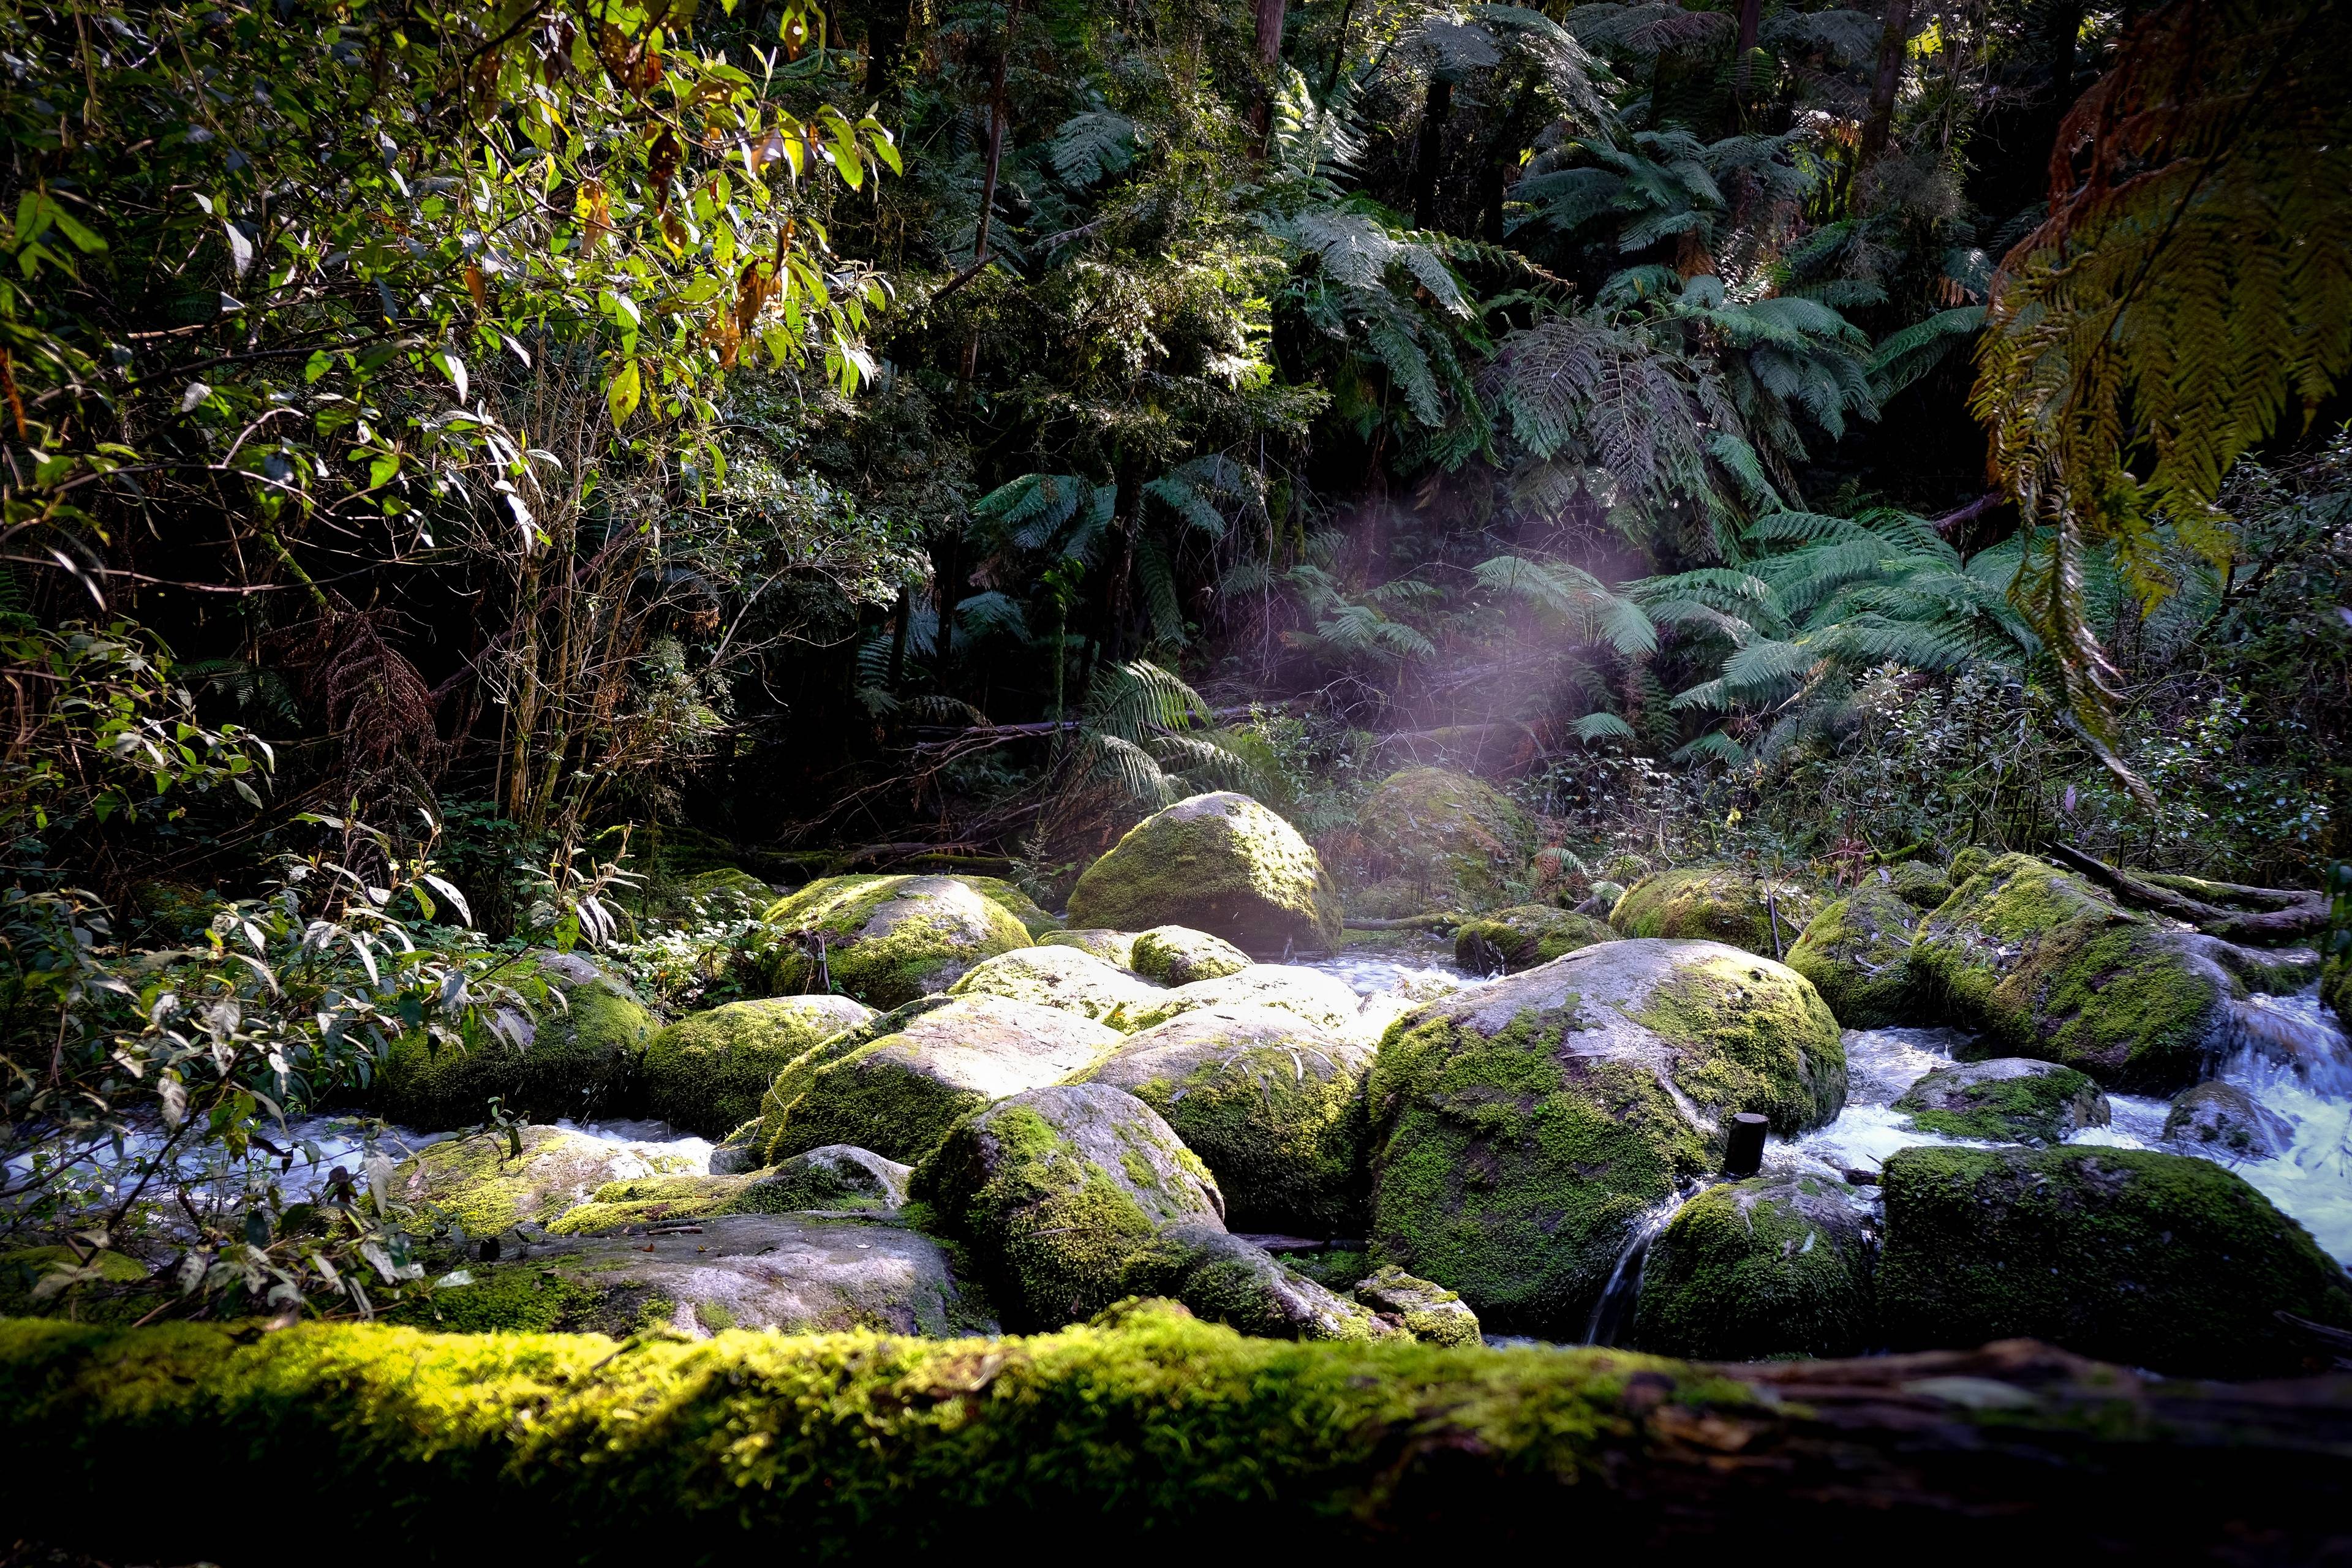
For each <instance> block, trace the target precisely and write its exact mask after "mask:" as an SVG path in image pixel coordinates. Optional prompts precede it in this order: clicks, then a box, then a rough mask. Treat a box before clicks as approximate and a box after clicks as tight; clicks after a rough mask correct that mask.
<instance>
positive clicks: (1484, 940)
mask: <svg viewBox="0 0 2352 1568" xmlns="http://www.w3.org/2000/svg"><path fill="white" fill-rule="evenodd" d="M1616 939H1617V933H1616V932H1615V931H1612V930H1611V929H1610V927H1609V925H1608V923H1607V922H1606V921H1597V920H1594V919H1593V918H1592V917H1591V916H1590V915H1580V914H1575V913H1572V912H1570V911H1569V910H1559V909H1554V908H1552V907H1551V906H1550V905H1549V904H1518V905H1515V906H1514V907H1512V908H1510V909H1507V910H1496V912H1495V913H1493V914H1491V915H1486V916H1484V917H1482V918H1480V919H1477V920H1468V921H1463V922H1462V923H1461V924H1460V925H1459V926H1457V927H1455V928H1454V963H1457V964H1459V965H1460V966H1461V967H1462V968H1464V969H1466V970H1468V971H1469V972H1470V973H1473V974H1491V973H1497V972H1500V973H1517V972H1518V971H1520V970H1522V969H1533V968H1534V967H1535V966H1536V965H1537V964H1538V963H1550V962H1551V961H1552V960H1553V959H1555V958H1560V957H1563V956H1565V955H1567V954H1569V953H1571V952H1575V951H1576V950H1577V949H1579V948H1582V947H1591V945H1592V944H1593V943H1594V942H1614V941H1615V940H1616Z"/></svg>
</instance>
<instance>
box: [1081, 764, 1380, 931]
mask: <svg viewBox="0 0 2352 1568" xmlns="http://www.w3.org/2000/svg"><path fill="white" fill-rule="evenodd" d="M1070 924H1071V925H1073V926H1078V927H1108V928H1109V929H1112V930H1117V931H1144V930H1149V929H1150V928H1151V927H1153V926H1160V925H1181V926H1188V927H1190V928H1192V930H1194V931H1208V932H1210V933H1211V934H1212V935H1215V936H1221V937H1223V938H1224V939H1225V940H1226V941H1228V942H1234V943H1235V944H1236V945H1238V946H1240V947H1241V948H1243V949H1244V950H1245V951H1247V952H1255V953H1269V954H1270V953H1278V952H1282V951H1283V949H1284V948H1285V947H1286V946H1296V947H1301V948H1326V949H1328V948H1336V947H1337V946H1338V945H1339V894H1338V891H1337V890H1336V889H1334V888H1333V887H1332V885H1331V879H1330V878H1329V877H1328V876H1327V875H1325V873H1324V870H1323V865H1322V862H1321V861H1320V860H1318V858H1316V855H1315V851H1314V849H1313V848H1312V847H1310V846H1309V845H1308V844H1307V840H1305V839H1304V838H1301V837H1299V836H1298V830H1297V828H1295V827H1293V826H1290V824H1288V823H1287V822H1285V821H1284V820H1283V819H1282V818H1281V817H1279V816H1276V815H1275V814H1274V813H1273V812H1271V811H1268V810H1267V809H1266V808H1265V806H1263V805H1259V804H1258V803H1257V802H1255V801H1254V800H1252V799H1250V798H1249V797H1248V796H1247V795H1233V794H1217V795H1194V796H1192V798H1191V799H1189V800H1181V801H1179V802H1177V803H1176V804H1175V805H1171V806H1170V807H1168V808H1167V809H1166V810H1164V811H1160V812H1157V813H1155V814H1153V815H1152V816H1148V817H1146V818H1144V819H1143V820H1142V821H1141V822H1139V823H1137V824H1136V825H1135V826H1133V827H1131V828H1129V829H1128V831H1127V834H1126V836H1125V837H1122V838H1121V839H1120V840H1119V841H1118V843H1117V844H1115V845H1113V846H1112V847H1111V848H1110V851H1109V853H1108V854H1106V855H1104V856H1103V857H1102V858H1100V859H1098V860H1097V861H1096V862H1095V863H1094V864H1093V865H1091V866H1089V867H1087V869H1086V871H1085V873H1084V874H1083V875H1081V876H1080V877H1079V878H1078V883H1077V886H1076V888H1074V889H1071V892H1070Z"/></svg>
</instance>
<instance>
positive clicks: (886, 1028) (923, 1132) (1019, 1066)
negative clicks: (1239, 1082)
mask: <svg viewBox="0 0 2352 1568" xmlns="http://www.w3.org/2000/svg"><path fill="white" fill-rule="evenodd" d="M1118 1040H1119V1035H1118V1030H1116V1029H1113V1028H1111V1027H1109V1026H1108V1025H1104V1024H1097V1023H1096V1022H1095V1021H1094V1020H1093V1019H1091V1018H1087V1017H1083V1016H1079V1015H1078V1014H1076V1013H1067V1012H1064V1011H1062V1010H1061V1009H1060V1008H1057V1007H1040V1006H1038V1005H1035V1004H1034V1003H1030V1002H1014V1001H1011V1000H1009V999H1007V998H1005V997H1002V996H954V997H940V998H931V999H926V1000H925V1001H923V1002H919V1003H914V1004H911V1005H908V1006H906V1007H902V1008H900V1009H898V1011H896V1012H892V1013H887V1014H885V1015H883V1016H881V1017H879V1018H877V1019H875V1020H874V1021H873V1022H871V1023H869V1024H865V1025H861V1026H858V1027H857V1028H856V1029H849V1030H845V1031H844V1032H842V1033H841V1034H839V1035H836V1036H835V1037H833V1038H832V1039H830V1040H827V1041H826V1042H825V1043H824V1045H822V1046H819V1047H816V1048H815V1049H814V1050H812V1051H810V1052H809V1053H808V1054H807V1055H806V1056H804V1057H803V1058H801V1059H800V1060H799V1061H796V1062H794V1063H793V1065H792V1066H791V1067H789V1068H785V1069H784V1071H783V1072H782V1073H780V1074H778V1075H777V1077H776V1081H775V1082H774V1083H773V1084H772V1085H771V1086H770V1087H769V1089H768V1095H767V1099H766V1100H764V1101H763V1102H762V1104H761V1123H762V1126H763V1128H764V1130H765V1142H764V1143H763V1144H762V1145H761V1152H762V1154H763V1155H764V1157H765V1158H766V1159H767V1160H768V1161H769V1162H771V1163H773V1162H776V1161H779V1160H782V1159H785V1158H786V1157H788V1156H790V1155H793V1154H798V1153H801V1152H803V1151H805V1150H809V1149H814V1148H818V1147H821V1146H822V1145H824V1144H827V1143H851V1144H855V1145H856V1146H857V1147H858V1148H861V1149H871V1150H873V1151H874V1152H876V1153H877V1154H881V1155H883V1156H885V1157H887V1158H888V1159H893V1160H904V1161H907V1162H908V1163H912V1162H914V1161H917V1160H919V1159H921V1158H922V1157H923V1156H924V1155H925V1154H927V1153H929V1152H930V1151H931V1149H932V1148H933V1147H934V1146H935V1145H937V1144H938V1142H939V1141H940V1138H941V1137H942V1136H943V1135H945V1133H946V1132H947V1130H948V1129H949V1127H950V1126H951V1125H953V1124H954V1122H955V1121H956V1120H957V1118H959V1117H961V1116H963V1115H966V1114H967V1113H969V1112H971V1111H974V1110H979V1109H980V1108H981V1107H982V1106H984V1105H987V1104H989V1103H991V1102H992V1101H994V1100H1003V1098H1005V1097H1006V1096H1007V1095H1013V1094H1019V1093H1020V1092H1021V1091H1023V1090H1024V1089H1037V1088H1041V1087H1043V1086H1044V1085H1045V1084H1049V1083H1055V1082H1058V1081H1060V1080H1061V1079H1065V1078H1067V1077H1068V1076H1069V1075H1070V1074H1072V1073H1074V1072H1079V1071H1082V1070H1084V1069H1085V1068H1090V1067H1092V1066H1093V1065H1094V1064H1095V1063H1096V1062H1097V1061H1099V1060H1100V1059H1101V1058H1102V1057H1103V1055H1104V1053H1106V1052H1107V1051H1108V1050H1109V1049H1110V1048H1111V1047H1113V1046H1115V1045H1117V1044H1118Z"/></svg>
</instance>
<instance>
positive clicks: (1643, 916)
mask: <svg viewBox="0 0 2352 1568" xmlns="http://www.w3.org/2000/svg"><path fill="white" fill-rule="evenodd" d="M1821 908H1822V900H1820V899H1819V898H1818V897H1816V896H1815V895H1814V894H1813V893H1812V892H1811V890H1810V889H1805V888H1801V887H1800V886H1798V885H1797V884H1796V883H1794V882H1791V881H1788V880H1785V879H1780V878H1777V877H1759V876H1758V875H1757V874H1756V873H1755V872H1753V871H1750V870H1748V869H1746V868H1742V867H1738V866H1685V867H1681V868H1676V869H1675V870H1672V871H1661V872H1659V873H1658V874H1657V875H1656V876H1654V877H1644V878H1643V879H1641V880H1640V881H1638V882H1636V883H1634V884H1633V886H1632V887H1630V888H1628V889H1625V896H1624V897H1623V898H1621V899H1619V900H1617V902H1616V904H1615V906H1614V907H1613V908H1612V909H1611V910H1610V911H1609V923H1610V924H1611V925H1612V926H1614V927H1615V928H1616V929H1617V930H1618V931H1619V932H1621V933H1622V934H1623V935H1625V936H1655V937H1667V938H1672V939H1675V940H1678V941H1685V942H1688V941H1705V942H1723V943H1725V944H1726V945H1727V946H1730V947H1737V948H1743V949H1745V950H1747V951H1748V952H1757V953H1761V954H1763V955H1764V956H1765V957H1767V958H1778V957H1779V955H1780V954H1782V953H1785V952H1788V951H1789V944H1790V943H1791V942H1795V941H1796V940H1797V937H1798V934H1799V933H1800V932H1801V931H1803V930H1804V929H1805V927H1806V925H1807V924H1808V923H1809V922H1810V921H1811V920H1812V918H1813V917H1814V916H1815V915H1816V914H1819V913H1820V912H1821Z"/></svg>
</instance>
